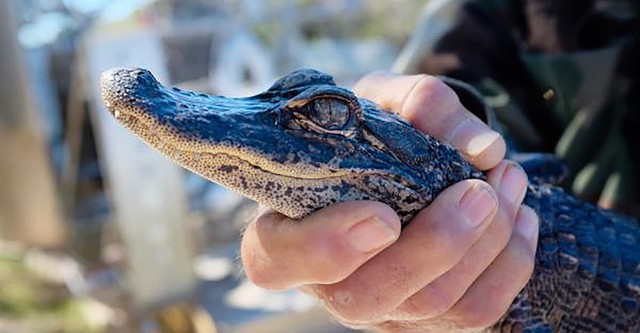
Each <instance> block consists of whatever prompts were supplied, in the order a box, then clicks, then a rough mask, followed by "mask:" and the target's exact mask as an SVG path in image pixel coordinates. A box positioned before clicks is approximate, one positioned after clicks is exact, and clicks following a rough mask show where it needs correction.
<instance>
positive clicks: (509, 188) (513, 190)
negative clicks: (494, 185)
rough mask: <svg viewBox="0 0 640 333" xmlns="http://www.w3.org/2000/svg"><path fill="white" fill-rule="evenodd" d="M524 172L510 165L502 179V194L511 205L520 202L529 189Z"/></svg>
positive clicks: (516, 166) (514, 165)
mask: <svg viewBox="0 0 640 333" xmlns="http://www.w3.org/2000/svg"><path fill="white" fill-rule="evenodd" d="M523 175H524V171H522V169H521V168H520V167H519V166H518V165H516V164H509V165H508V166H507V170H505V171H504V173H503V174H502V178H500V192H501V193H502V195H503V196H504V197H505V198H507V200H509V202H510V203H516V202H520V201H521V200H522V198H523V197H524V193H525V191H526V189H527V178H526V177H523Z"/></svg>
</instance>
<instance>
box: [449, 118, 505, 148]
mask: <svg viewBox="0 0 640 333" xmlns="http://www.w3.org/2000/svg"><path fill="white" fill-rule="evenodd" d="M452 136H453V138H452V143H453V145H454V146H455V147H456V148H458V149H460V150H462V151H463V152H464V153H465V154H467V155H470V156H478V155H480V153H482V152H483V151H485V150H486V149H487V148H489V146H491V145H492V144H493V143H494V142H496V140H498V139H499V138H500V134H499V133H498V132H495V131H492V130H490V129H489V128H488V127H487V125H485V124H483V123H481V122H480V121H478V120H475V119H472V118H469V119H467V120H465V121H463V122H462V123H461V124H460V125H458V127H457V128H456V129H455V130H454V131H453V133H452Z"/></svg>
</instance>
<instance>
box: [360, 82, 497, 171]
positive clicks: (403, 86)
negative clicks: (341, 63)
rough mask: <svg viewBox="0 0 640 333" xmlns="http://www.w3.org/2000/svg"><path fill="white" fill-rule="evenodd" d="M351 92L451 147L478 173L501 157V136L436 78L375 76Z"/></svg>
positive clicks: (494, 164) (493, 164) (491, 165)
mask: <svg viewBox="0 0 640 333" xmlns="http://www.w3.org/2000/svg"><path fill="white" fill-rule="evenodd" d="M353 89H354V91H355V92H356V94H357V95H359V96H360V97H363V98H367V99H369V100H371V101H373V102H375V103H377V104H378V105H380V106H381V107H382V108H383V109H387V110H389V111H392V112H395V113H398V114H400V115H401V116H403V117H404V118H406V119H407V120H408V121H409V122H411V123H412V124H413V125H414V126H416V128H418V129H419V130H420V131H422V132H424V133H427V134H429V135H431V136H433V137H435V138H437V139H439V140H441V141H443V142H446V143H448V144H451V145H452V146H453V147H455V148H456V149H458V150H459V151H460V152H461V153H462V155H464V156H465V158H466V159H467V160H468V161H470V162H472V163H473V164H474V165H475V166H476V167H477V168H479V169H481V170H488V169H490V168H492V167H494V166H496V165H497V164H498V163H499V162H500V161H501V160H502V158H503V157H504V154H505V152H506V143H505V141H504V139H503V138H502V136H501V135H500V134H499V133H497V132H495V131H493V130H492V129H490V128H489V127H488V126H487V125H485V124H484V123H483V122H482V121H481V120H480V119H478V118H477V117H476V116H474V115H473V114H472V113H471V112H469V111H468V110H466V109H465V108H464V107H463V106H462V104H461V103H460V100H459V99H458V96H457V95H456V94H455V92H454V91H453V90H452V89H451V88H450V87H449V86H447V85H446V84H445V83H444V82H443V81H441V80H439V79H438V78H436V77H433V76H429V75H424V74H423V75H414V76H403V75H395V74H392V73H389V72H374V73H372V74H369V75H367V76H365V77H363V78H362V79H361V80H360V81H358V83H356V85H355V86H354V88H353Z"/></svg>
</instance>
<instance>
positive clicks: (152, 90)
mask: <svg viewBox="0 0 640 333" xmlns="http://www.w3.org/2000/svg"><path fill="white" fill-rule="evenodd" d="M160 87H161V86H160V84H159V83H158V81H157V80H156V79H155V77H154V76H153V74H151V72H149V71H148V70H146V69H142V68H133V69H128V68H112V69H109V70H107V71H105V72H104V73H102V75H101V77H100V88H101V91H102V99H103V100H104V102H105V104H106V105H107V107H108V109H109V111H111V112H115V111H117V110H120V109H121V107H122V106H124V105H127V106H131V105H136V104H138V105H140V104H143V103H144V101H148V100H150V99H151V100H153V98H154V97H156V96H158V95H159V94H160Z"/></svg>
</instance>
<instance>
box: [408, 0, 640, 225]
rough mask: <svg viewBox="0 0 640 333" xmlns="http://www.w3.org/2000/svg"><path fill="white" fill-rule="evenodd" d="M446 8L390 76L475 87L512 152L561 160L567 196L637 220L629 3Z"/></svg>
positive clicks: (639, 123)
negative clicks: (420, 76) (430, 77)
mask: <svg viewBox="0 0 640 333" xmlns="http://www.w3.org/2000/svg"><path fill="white" fill-rule="evenodd" d="M432 1H434V2H438V1H439V0H432ZM456 1H457V2H458V3H459V5H457V7H456V8H455V11H453V10H452V9H451V8H450V6H451V5H450V4H449V3H447V4H445V5H442V4H441V5H440V6H441V7H446V6H449V8H448V9H446V11H448V12H450V13H449V18H450V20H449V22H447V23H446V24H445V25H444V28H443V25H442V24H440V25H438V29H433V27H431V28H429V29H427V30H430V31H437V33H436V34H437V35H436V36H427V37H422V39H423V40H428V41H427V43H429V44H430V45H429V47H428V48H426V49H425V48H422V50H423V52H422V53H420V52H418V53H417V55H416V54H414V55H413V57H414V60H415V61H414V62H413V67H412V68H409V67H411V66H408V67H407V66H405V68H401V69H400V71H403V72H405V73H410V72H423V73H430V74H438V75H446V76H450V77H453V78H456V79H459V80H463V81H465V82H467V83H470V84H471V85H473V86H475V87H476V88H477V89H478V91H479V92H480V93H482V94H483V95H484V96H485V100H486V101H487V102H488V103H489V104H490V105H491V106H492V107H493V109H494V110H495V111H496V114H497V116H498V119H499V120H500V122H501V123H502V124H504V125H505V126H504V127H505V128H506V135H507V137H508V138H509V139H510V140H511V141H512V144H513V146H515V147H517V149H518V150H524V151H548V152H555V153H556V154H557V155H558V156H560V157H562V158H563V159H565V161H566V162H567V165H568V166H569V169H570V173H571V175H570V177H569V179H567V181H566V184H564V185H565V186H566V188H567V189H568V190H570V191H573V192H574V193H575V194H577V195H578V196H580V197H582V198H584V199H587V200H590V201H593V202H596V203H598V204H600V205H601V206H603V207H613V208H616V209H619V210H622V211H625V212H628V213H632V214H633V215H636V216H640V146H638V145H637V142H639V140H638V139H640V85H639V82H640V79H639V78H640V74H639V73H640V70H639V67H640V64H639V63H638V59H640V20H639V19H638V18H637V15H635V13H637V11H638V5H637V4H636V2H632V1H625V0H609V1H590V0H466V1H463V0H451V2H456ZM439 2H441V3H444V2H443V1H439ZM427 6H429V5H427ZM446 11H445V14H447V13H446ZM441 12H443V10H441ZM451 13H453V14H451ZM437 17H438V19H440V20H442V19H443V17H444V18H446V17H447V15H439V16H437ZM427 19H428V18H427ZM431 19H433V18H431ZM432 22H433V20H432ZM432 25H433V24H432ZM416 38H419V37H416V36H414V37H413V39H414V40H413V41H411V42H413V43H420V41H419V40H415V39H416ZM427 49H428V50H427ZM425 50H427V51H425ZM414 51H415V50H414ZM406 52H407V50H405V53H406ZM414 53H416V52H414ZM396 69H397V68H396ZM633 142H636V144H634V143H633Z"/></svg>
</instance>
